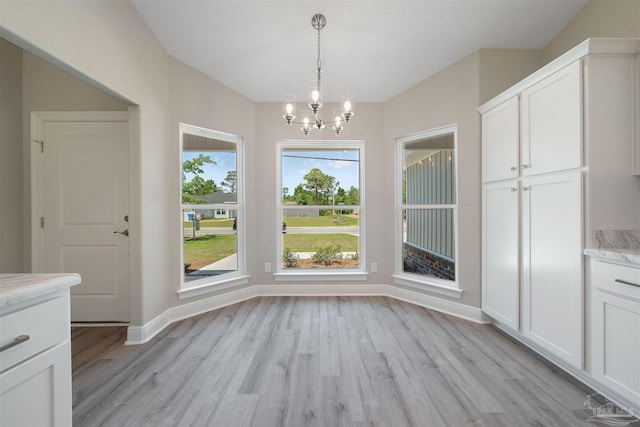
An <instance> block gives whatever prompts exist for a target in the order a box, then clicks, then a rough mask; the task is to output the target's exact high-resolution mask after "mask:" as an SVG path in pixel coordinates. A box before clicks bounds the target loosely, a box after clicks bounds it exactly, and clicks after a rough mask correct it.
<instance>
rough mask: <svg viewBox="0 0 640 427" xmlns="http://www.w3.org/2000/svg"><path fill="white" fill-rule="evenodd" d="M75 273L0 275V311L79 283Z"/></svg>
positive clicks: (78, 277) (77, 275) (78, 276)
mask: <svg viewBox="0 0 640 427" xmlns="http://www.w3.org/2000/svg"><path fill="white" fill-rule="evenodd" d="M80 281H81V280H80V275H79V274H75V273H60V274H53V273H38V274H27V273H25V274H0V310H2V309H9V308H11V306H13V305H16V304H19V303H22V302H25V301H28V300H30V299H34V298H38V297H41V296H44V295H47V294H50V293H53V292H57V291H59V290H63V289H67V288H70V287H71V286H75V285H77V284H79V283H80Z"/></svg>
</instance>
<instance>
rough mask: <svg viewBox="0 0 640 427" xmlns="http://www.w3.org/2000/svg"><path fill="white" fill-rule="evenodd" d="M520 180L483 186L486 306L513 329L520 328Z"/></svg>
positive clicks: (485, 309) (483, 264) (483, 247)
mask: <svg viewBox="0 0 640 427" xmlns="http://www.w3.org/2000/svg"><path fill="white" fill-rule="evenodd" d="M518 245H519V239H518V182H517V181H515V180H511V181H506V182H499V183H492V184H486V185H485V186H484V187H483V189H482V309H483V311H484V312H485V313H487V314H488V315H489V316H491V317H492V318H493V319H495V320H496V321H498V322H500V323H501V324H504V325H505V326H508V327H509V328H511V329H513V330H516V331H517V330H518V328H519V327H520V324H519V323H520V322H519V316H520V310H519V306H520V286H519V283H520V279H519V269H518V264H519V263H518V254H519V251H518V247H519V246H518Z"/></svg>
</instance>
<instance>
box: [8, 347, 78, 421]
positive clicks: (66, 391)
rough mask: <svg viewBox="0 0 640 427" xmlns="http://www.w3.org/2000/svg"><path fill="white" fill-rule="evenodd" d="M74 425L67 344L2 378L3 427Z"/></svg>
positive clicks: (9, 372)
mask: <svg viewBox="0 0 640 427" xmlns="http://www.w3.org/2000/svg"><path fill="white" fill-rule="evenodd" d="M71 422H72V417H71V344H70V343H69V342H68V341H67V342H66V343H64V344H62V345H59V346H57V347H54V348H53V349H51V350H48V351H46V352H45V353H42V354H41V355H39V356H36V357H34V358H32V359H29V360H28V361H26V362H23V363H21V364H19V365H16V366H14V367H13V368H11V369H9V370H8V371H6V372H4V373H3V374H2V375H0V425H1V426H14V427H18V426H39V427H45V426H70V425H71Z"/></svg>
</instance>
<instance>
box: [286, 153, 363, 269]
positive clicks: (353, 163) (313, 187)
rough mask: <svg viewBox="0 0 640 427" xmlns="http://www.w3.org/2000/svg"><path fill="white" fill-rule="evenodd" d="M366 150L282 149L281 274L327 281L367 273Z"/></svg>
mask: <svg viewBox="0 0 640 427" xmlns="http://www.w3.org/2000/svg"><path fill="white" fill-rule="evenodd" d="M363 147H364V142H363V141H355V142H354V141H311V142H307V141H304V142H280V143H279V144H278V148H279V152H278V153H279V156H278V160H279V164H280V177H279V178H280V180H279V181H280V182H279V185H280V189H281V191H280V195H279V209H278V219H279V228H278V232H279V235H280V239H279V246H280V248H279V252H280V253H281V254H282V257H281V258H282V259H281V263H280V265H279V268H278V272H279V273H281V274H283V273H284V274H291V273H299V274H307V277H309V275H310V274H319V275H322V277H323V278H325V279H326V277H327V276H328V275H329V273H331V274H333V276H334V277H336V278H338V277H339V278H341V279H342V278H344V277H345V275H347V276H348V275H349V274H352V277H355V276H356V275H357V274H356V275H354V274H353V273H362V271H363V269H362V266H363V265H364V264H363V258H364V257H363V253H362V247H363V238H362V233H361V230H362V227H363V216H364V215H363V214H364V212H363V200H362V198H363V185H362V182H363V179H362V177H363V175H364V151H363ZM280 223H281V225H280ZM280 227H281V230H280ZM338 273H341V274H342V275H341V274H338Z"/></svg>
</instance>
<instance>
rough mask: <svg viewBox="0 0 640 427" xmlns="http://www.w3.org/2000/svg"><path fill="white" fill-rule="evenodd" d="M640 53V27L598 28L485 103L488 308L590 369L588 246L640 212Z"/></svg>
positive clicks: (562, 357)
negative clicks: (606, 32) (639, 124)
mask: <svg viewBox="0 0 640 427" xmlns="http://www.w3.org/2000/svg"><path fill="white" fill-rule="evenodd" d="M638 55H640V39H589V40H587V41H585V42H584V43H582V44H580V45H579V46H577V47H576V48H574V49H572V50H571V51H569V52H567V53H566V54H565V55H563V56H561V57H560V58H558V59H556V60H555V61H553V62H551V63H550V64H548V65H546V66H545V67H543V68H541V69H540V70H538V71H537V72H536V73H534V74H532V75H531V76H529V77H527V78H526V79H524V80H523V81H521V82H520V83H518V84H516V85H515V86H513V87H512V88H510V89H508V90H507V91H505V92H504V93H502V94H501V95H499V96H497V97H496V98H494V99H493V100H491V101H489V102H487V103H486V104H485V105H483V106H481V107H480V108H479V111H480V113H481V114H482V180H483V186H482V196H483V197H482V201H483V203H482V210H483V222H482V224H483V229H482V233H483V250H482V254H483V259H482V263H483V275H482V300H483V301H482V308H483V311H484V312H485V313H486V314H487V315H489V316H490V317H492V318H493V319H494V321H495V322H496V324H497V325H498V326H500V327H502V328H503V329H505V330H507V331H510V333H512V334H513V335H514V336H516V337H517V338H519V339H521V340H522V341H523V342H525V343H526V344H528V345H529V346H531V347H532V348H534V349H535V350H537V351H539V352H541V353H543V354H544V355H545V356H546V357H548V358H550V359H551V360H554V361H555V362H557V363H558V364H560V365H561V366H563V367H565V368H566V369H568V370H570V371H572V372H577V373H582V374H585V375H588V364H587V363H586V358H588V355H587V354H586V353H585V352H586V349H587V348H588V346H586V345H585V339H586V337H587V336H588V333H587V332H588V331H587V330H586V329H587V327H586V326H585V325H588V319H587V317H588V316H589V315H590V313H589V312H588V311H587V312H585V298H586V295H587V291H586V289H588V287H585V285H588V283H585V277H586V276H585V263H584V256H583V251H584V248H585V247H590V246H592V245H593V239H594V233H595V232H596V231H597V230H611V229H634V228H638V222H639V217H640V216H639V214H638V212H639V210H638V207H640V191H639V189H640V183H639V182H638V177H635V176H633V173H634V172H635V169H634V168H635V166H634V164H633V162H632V159H633V157H634V154H635V153H636V152H637V149H638V141H637V137H636V136H635V135H636V130H635V128H634V126H635V125H634V122H635V121H636V119H635V117H636V115H637V111H636V110H637V109H640V99H638V100H634V98H635V95H634V94H636V93H640V92H638V90H639V89H637V88H636V85H638V84H640V83H638V81H640V77H638V73H640V66H638V65H637V64H638V59H637V58H638ZM639 96H640V95H639Z"/></svg>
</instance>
